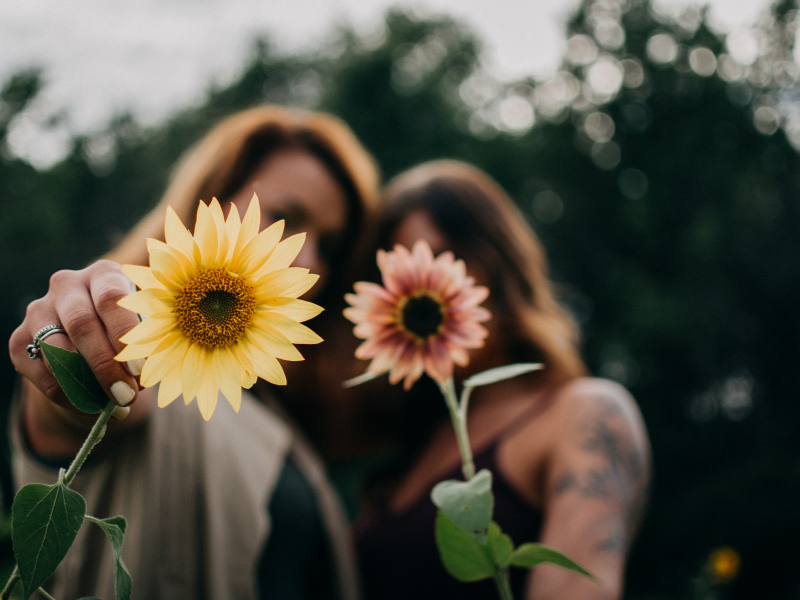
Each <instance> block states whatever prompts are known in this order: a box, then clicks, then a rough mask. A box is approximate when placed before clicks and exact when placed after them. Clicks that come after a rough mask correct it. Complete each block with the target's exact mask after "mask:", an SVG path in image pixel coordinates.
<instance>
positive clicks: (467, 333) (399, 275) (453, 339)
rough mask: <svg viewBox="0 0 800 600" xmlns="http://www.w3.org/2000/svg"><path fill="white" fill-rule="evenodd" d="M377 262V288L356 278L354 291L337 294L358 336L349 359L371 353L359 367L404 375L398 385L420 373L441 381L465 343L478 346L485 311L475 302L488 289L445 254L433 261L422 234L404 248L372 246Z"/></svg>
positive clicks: (393, 379)
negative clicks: (346, 304)
mask: <svg viewBox="0 0 800 600" xmlns="http://www.w3.org/2000/svg"><path fill="white" fill-rule="evenodd" d="M378 266H379V267H380V270H381V275H382V277H383V287H381V286H380V285H377V284H375V283H367V282H364V281H360V282H358V283H356V284H355V286H354V287H355V291H356V292H357V293H355V294H347V295H346V296H345V299H346V300H347V302H349V303H350V305H351V306H350V307H349V308H346V309H345V310H344V316H345V317H347V318H348V319H349V320H350V321H352V322H353V323H355V327H354V328H353V333H354V334H355V335H356V337H358V338H361V339H363V340H365V341H364V343H362V344H361V345H360V346H359V347H358V349H357V350H356V358H360V359H372V362H371V363H370V365H369V367H368V368H367V370H368V372H370V373H372V374H373V375H380V374H382V373H385V372H387V371H390V373H389V382H390V383H393V384H394V383H397V382H399V381H400V380H401V379H403V378H405V382H404V386H403V387H404V388H405V389H406V390H408V389H410V388H411V386H412V385H413V384H414V382H415V381H417V379H419V378H420V376H421V375H422V373H423V372H425V373H427V374H428V375H429V376H430V377H431V378H433V379H434V380H435V381H436V382H438V383H439V384H443V383H445V382H446V381H447V380H448V379H450V377H451V376H452V375H453V364H454V363H455V364H457V365H459V366H462V367H463V366H466V365H467V363H468V362H469V354H468V353H467V350H468V349H470V348H480V347H481V346H483V340H484V338H485V337H486V335H487V331H486V329H485V328H484V327H483V326H482V325H480V323H481V322H482V321H486V320H488V319H489V318H490V316H491V315H490V313H489V311H488V310H486V309H485V308H482V307H480V306H478V304H480V303H481V302H483V300H485V299H486V297H487V296H488V295H489V290H488V289H487V288H485V287H483V286H476V285H474V283H475V281H474V279H473V278H472V277H467V274H466V268H465V266H464V261H462V260H455V258H454V257H453V254H452V252H443V253H442V254H440V255H439V256H438V257H436V259H434V258H433V252H431V248H430V246H429V245H428V243H427V242H425V241H424V240H418V241H417V242H416V243H415V244H414V248H413V249H412V251H411V252H409V251H408V250H407V249H406V248H404V247H403V246H400V245H397V246H395V247H394V251H392V252H384V251H382V250H378Z"/></svg>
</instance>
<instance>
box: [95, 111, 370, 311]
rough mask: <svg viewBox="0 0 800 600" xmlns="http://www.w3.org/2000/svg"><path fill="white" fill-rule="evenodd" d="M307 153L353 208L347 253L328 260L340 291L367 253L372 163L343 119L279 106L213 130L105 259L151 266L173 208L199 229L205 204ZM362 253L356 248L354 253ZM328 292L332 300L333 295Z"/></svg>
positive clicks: (241, 116) (225, 197)
mask: <svg viewBox="0 0 800 600" xmlns="http://www.w3.org/2000/svg"><path fill="white" fill-rule="evenodd" d="M287 150H302V151H306V152H309V153H310V154H311V155H313V156H314V157H315V158H317V159H318V160H320V161H321V162H322V163H323V164H324V165H325V167H326V168H327V169H328V171H330V173H331V174H332V175H333V177H334V178H335V179H336V181H337V182H338V183H339V185H341V187H342V189H343V191H344V192H345V195H346V197H347V201H348V217H347V229H346V231H345V235H344V236H343V237H342V239H343V240H345V242H344V243H345V244H347V246H346V247H345V248H342V249H341V251H340V252H339V253H338V255H337V256H336V257H335V260H332V261H331V265H330V268H331V276H330V277H329V279H328V281H329V282H330V283H331V284H333V285H336V284H338V283H339V282H338V281H337V280H339V279H341V277H340V275H341V271H342V269H343V268H344V266H345V265H346V264H347V263H349V262H350V258H351V256H352V255H354V254H355V253H356V252H357V250H362V249H363V248H364V247H366V246H362V244H366V243H367V241H366V240H365V235H364V233H365V232H368V231H371V230H372V229H373V228H372V221H373V218H374V213H375V209H376V207H377V195H378V194H377V189H378V170H377V166H376V164H375V161H374V160H373V158H372V157H371V156H370V154H369V153H368V152H367V151H366V150H365V149H364V147H363V146H362V145H361V143H360V142H359V141H358V140H357V139H356V137H355V135H354V134H353V132H352V131H351V130H350V128H349V127H348V126H347V125H345V123H344V122H343V121H341V120H339V119H338V118H336V117H334V116H331V115H327V114H321V113H314V112H308V111H303V110H297V109H291V108H286V107H280V106H259V107H255V108H251V109H248V110H244V111H241V112H239V113H235V114H233V115H231V116H229V117H227V118H225V119H224V120H223V121H221V122H220V123H219V124H218V125H217V126H216V127H214V128H213V129H212V130H211V131H210V132H209V133H208V134H207V135H206V136H205V137H203V138H202V139H201V140H200V141H199V142H198V143H197V144H196V145H195V146H194V147H193V148H191V149H189V150H188V151H187V152H186V154H185V155H184V156H183V157H182V159H181V160H180V161H179V162H178V164H177V166H176V168H175V170H174V172H173V175H172V178H171V181H170V184H169V186H168V187H167V190H166V192H165V193H164V196H163V197H162V199H161V201H160V202H159V203H158V205H157V206H156V207H155V208H154V209H153V210H152V211H151V212H150V213H149V214H148V215H147V216H146V217H145V218H144V219H142V221H141V222H140V223H139V224H138V225H137V226H136V227H135V228H134V229H133V230H132V231H131V232H130V233H129V234H128V235H127V236H126V237H125V238H124V239H123V240H122V242H121V243H120V244H119V245H118V246H117V247H116V248H115V249H113V250H112V251H111V252H110V253H109V254H108V255H107V256H106V258H109V259H111V260H115V261H118V262H125V263H132V264H147V249H146V246H145V243H144V241H145V239H146V238H149V237H150V238H156V239H160V240H163V239H164V219H165V214H166V210H167V206H171V207H172V208H173V209H174V210H175V212H176V213H177V214H178V216H179V217H180V218H181V221H182V222H183V223H184V224H185V225H186V226H187V227H188V228H190V229H191V228H192V227H193V226H194V220H195V216H196V211H197V205H198V202H199V201H200V200H204V201H205V202H210V201H211V198H212V197H216V198H217V199H218V200H219V201H220V202H221V203H222V204H223V205H224V204H225V202H226V201H227V200H228V199H229V198H230V197H231V196H233V195H234V194H235V193H236V192H237V191H239V189H240V188H241V187H242V185H244V184H245V182H246V181H247V178H248V177H249V176H250V175H251V173H252V172H253V171H254V170H255V169H256V168H257V167H258V166H259V165H260V164H261V163H262V162H263V161H264V159H266V158H267V157H268V156H270V155H271V154H273V153H275V152H280V151H287ZM357 246H358V247H357ZM327 287H328V288H329V290H328V291H327V293H325V296H327V297H328V298H330V297H332V296H333V292H332V290H330V288H331V287H332V285H328V286H327Z"/></svg>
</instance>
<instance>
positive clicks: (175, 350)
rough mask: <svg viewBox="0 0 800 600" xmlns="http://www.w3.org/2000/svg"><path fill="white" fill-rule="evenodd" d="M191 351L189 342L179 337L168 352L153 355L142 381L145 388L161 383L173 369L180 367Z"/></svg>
mask: <svg viewBox="0 0 800 600" xmlns="http://www.w3.org/2000/svg"><path fill="white" fill-rule="evenodd" d="M188 349H189V340H188V339H186V338H185V337H179V338H178V339H177V340H175V341H174V342H173V343H172V345H170V346H169V347H168V348H167V349H166V350H162V351H161V352H158V353H156V354H151V355H150V358H148V359H147V360H146V361H145V363H144V367H143V368H142V375H141V377H140V381H141V382H142V385H143V386H144V387H150V386H153V385H155V384H157V383H158V382H159V381H161V380H162V379H163V378H164V376H166V375H167V374H168V373H169V372H170V371H172V369H174V368H175V367H176V366H178V365H179V364H180V363H181V361H182V360H183V357H184V356H186V351H187V350H188Z"/></svg>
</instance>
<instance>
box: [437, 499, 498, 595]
mask: <svg viewBox="0 0 800 600" xmlns="http://www.w3.org/2000/svg"><path fill="white" fill-rule="evenodd" d="M436 545H437V546H438V547H439V556H440V557H441V558H442V563H443V564H444V568H445V569H447V572H448V573H450V575H452V576H453V577H455V578H456V579H458V580H459V581H478V580H479V579H486V578H487V577H492V576H493V575H494V562H493V561H492V557H491V556H490V554H489V549H488V548H487V547H486V546H484V545H483V544H479V543H478V541H477V540H476V539H475V538H474V537H472V536H471V535H469V534H467V533H465V532H464V531H463V530H462V529H461V528H460V527H459V526H458V525H456V524H455V523H453V521H452V520H450V518H449V517H448V516H447V515H446V514H445V513H444V512H443V511H441V510H440V511H438V513H437V515H436Z"/></svg>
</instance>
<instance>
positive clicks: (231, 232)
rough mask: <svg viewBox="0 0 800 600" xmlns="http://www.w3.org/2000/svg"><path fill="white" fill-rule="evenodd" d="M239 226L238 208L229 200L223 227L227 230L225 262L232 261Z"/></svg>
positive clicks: (240, 226) (229, 262)
mask: <svg viewBox="0 0 800 600" xmlns="http://www.w3.org/2000/svg"><path fill="white" fill-rule="evenodd" d="M241 228H242V223H241V220H240V219H239V209H238V208H236V205H235V204H234V203H233V202H231V208H230V211H229V212H228V218H227V219H226V220H225V229H227V231H228V255H227V256H226V257H225V263H226V264H231V262H232V261H233V253H234V249H235V248H236V242H237V241H238V240H239V231H240V230H241Z"/></svg>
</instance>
